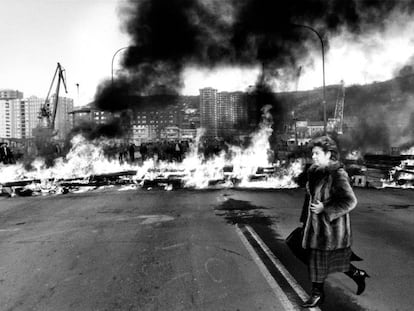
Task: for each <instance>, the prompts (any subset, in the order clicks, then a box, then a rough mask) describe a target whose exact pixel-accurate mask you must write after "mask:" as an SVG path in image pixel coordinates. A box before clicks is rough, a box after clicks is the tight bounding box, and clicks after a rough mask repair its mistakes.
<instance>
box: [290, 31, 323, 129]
mask: <svg viewBox="0 0 414 311" xmlns="http://www.w3.org/2000/svg"><path fill="white" fill-rule="evenodd" d="M293 26H296V27H303V28H307V29H309V30H310V31H312V32H313V33H315V34H316V35H317V36H318V38H319V41H320V42H321V48H322V82H323V88H322V89H323V99H322V105H323V132H324V134H325V135H326V90H325V47H324V44H323V39H322V36H321V35H320V34H319V32H317V31H316V30H315V29H314V28H312V27H310V26H307V25H301V24H293Z"/></svg>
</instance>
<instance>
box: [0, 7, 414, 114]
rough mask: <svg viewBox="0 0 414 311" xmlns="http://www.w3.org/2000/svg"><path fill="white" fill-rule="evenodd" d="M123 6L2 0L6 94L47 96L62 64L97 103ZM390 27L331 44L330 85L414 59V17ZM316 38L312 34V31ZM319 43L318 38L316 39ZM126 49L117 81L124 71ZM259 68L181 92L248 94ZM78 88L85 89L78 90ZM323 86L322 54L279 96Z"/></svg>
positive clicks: (82, 99) (210, 75)
mask: <svg viewBox="0 0 414 311" xmlns="http://www.w3.org/2000/svg"><path fill="white" fill-rule="evenodd" d="M120 1H125V0H1V1H0V16H1V22H0V23H1V27H0V40H1V42H2V46H1V49H0V89H17V90H19V91H22V92H23V93H24V96H25V97H29V96H31V95H35V96H38V97H45V96H46V94H47V92H48V90H49V87H50V84H51V81H52V78H53V74H54V72H55V69H56V64H57V62H60V63H61V65H62V66H63V67H64V68H65V72H66V82H67V90H68V93H67V94H64V91H63V89H62V91H61V93H60V95H61V96H63V95H64V96H67V97H70V98H73V99H74V102H75V105H76V106H81V105H85V104H88V103H89V102H91V101H93V99H94V96H95V92H96V88H97V86H98V85H99V84H100V83H101V82H102V81H104V80H107V79H111V62H112V57H113V56H114V53H115V52H116V51H117V50H118V49H120V48H122V47H125V46H128V45H129V44H130V38H129V37H128V35H127V34H126V33H125V32H123V31H122V27H121V26H122V24H121V19H120V18H119V15H118V7H119V4H122V2H120ZM386 25H387V26H386V28H385V29H384V30H383V31H381V32H379V31H376V32H370V33H364V34H363V35H362V36H361V37H360V38H359V40H355V39H351V38H350V36H349V35H348V34H347V33H346V32H342V33H340V34H339V35H337V36H336V37H333V38H329V39H330V49H329V51H327V52H326V59H325V78H326V84H327V85H329V84H338V83H339V82H340V81H341V80H344V81H345V85H351V84H364V83H371V82H373V81H384V80H387V79H390V78H392V77H393V76H394V75H395V72H396V70H398V69H399V68H401V67H402V66H403V65H405V64H407V62H409V61H410V60H413V55H414V19H412V18H410V17H408V16H404V15H398V16H391V18H390V19H389V20H388V21H387V23H386ZM309 35H310V36H312V35H314V34H312V33H311V32H310V33H309ZM315 40H317V38H316V36H315ZM121 58H122V51H120V52H119V53H118V54H117V55H116V57H115V61H114V75H115V76H116V74H117V71H118V70H119V69H120V63H119V62H120V60H121ZM259 73H260V70H259V68H258V67H250V68H231V67H225V68H213V69H207V68H199V67H190V68H187V69H186V70H185V71H184V73H183V77H184V87H183V89H182V94H184V95H197V94H198V93H199V89H200V88H203V87H208V86H209V87H214V88H217V89H218V90H219V91H236V90H241V91H245V90H246V89H247V88H248V86H250V85H254V84H255V82H256V79H257V77H258V74H259ZM77 84H78V85H79V87H77ZM321 85H322V62H321V54H320V53H319V52H315V53H313V54H312V55H311V58H310V59H308V60H307V61H305V62H304V63H303V69H302V73H301V75H300V77H299V79H298V80H297V81H292V82H291V83H290V84H288V85H286V84H284V85H283V86H280V87H277V83H276V87H277V89H276V91H286V90H296V89H298V90H307V89H312V88H315V87H320V86H321Z"/></svg>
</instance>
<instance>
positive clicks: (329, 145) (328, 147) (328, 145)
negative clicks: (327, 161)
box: [309, 136, 339, 161]
mask: <svg viewBox="0 0 414 311" xmlns="http://www.w3.org/2000/svg"><path fill="white" fill-rule="evenodd" d="M309 147H310V149H312V148H313V147H320V148H322V150H323V151H324V152H328V151H330V152H331V160H334V161H338V160H339V152H338V144H337V143H336V142H335V140H333V139H332V138H331V137H329V136H320V137H316V138H314V139H312V141H311V142H310V144H309Z"/></svg>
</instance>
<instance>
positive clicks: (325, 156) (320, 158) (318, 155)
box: [312, 146, 331, 166]
mask: <svg viewBox="0 0 414 311" xmlns="http://www.w3.org/2000/svg"><path fill="white" fill-rule="evenodd" d="M330 158H331V152H330V151H327V152H325V151H323V149H322V148H321V147H318V146H315V147H313V148H312V160H313V163H314V164H315V165H317V166H327V165H328V164H329V159H330Z"/></svg>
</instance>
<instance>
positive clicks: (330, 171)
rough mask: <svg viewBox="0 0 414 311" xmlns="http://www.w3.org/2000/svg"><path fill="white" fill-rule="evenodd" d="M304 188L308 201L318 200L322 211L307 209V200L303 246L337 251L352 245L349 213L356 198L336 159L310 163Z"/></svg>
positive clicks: (355, 202) (346, 176)
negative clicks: (321, 163) (320, 165)
mask: <svg viewBox="0 0 414 311" xmlns="http://www.w3.org/2000/svg"><path fill="white" fill-rule="evenodd" d="M306 188H307V191H308V195H309V202H312V201H316V200H319V201H321V202H322V203H323V205H324V210H323V211H322V212H321V213H319V214H315V213H312V212H310V210H309V207H310V203H308V205H307V207H306V209H307V213H306V214H307V215H306V221H305V227H304V234H303V240H302V246H303V248H306V249H308V248H312V249H320V250H336V249H342V248H346V247H350V246H351V244H352V233H351V222H350V217H349V212H350V211H351V210H353V209H354V208H355V206H356V204H357V199H356V197H355V194H354V192H353V190H352V188H351V185H350V183H349V177H348V174H347V173H346V171H345V170H344V169H343V167H342V166H341V164H340V163H339V162H332V163H331V164H330V165H329V166H328V167H326V168H320V167H317V166H315V165H312V166H311V167H310V168H309V170H308V182H307V184H306Z"/></svg>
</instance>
